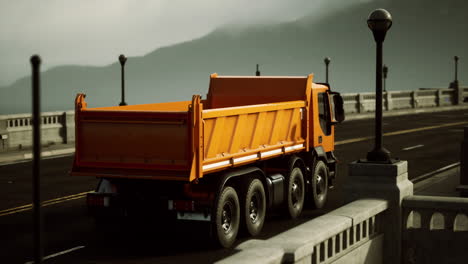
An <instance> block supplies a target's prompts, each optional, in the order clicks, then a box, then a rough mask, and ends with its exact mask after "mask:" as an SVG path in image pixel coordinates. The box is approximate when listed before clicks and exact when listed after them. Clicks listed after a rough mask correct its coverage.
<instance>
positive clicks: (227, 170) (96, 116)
mask: <svg viewBox="0 0 468 264" xmlns="http://www.w3.org/2000/svg"><path fill="white" fill-rule="evenodd" d="M312 79H313V75H312V74H311V75H309V76H306V77H267V76H255V77H247V76H218V75H217V74H212V75H211V77H210V87H209V91H208V95H207V98H206V100H201V97H200V96H198V95H194V96H193V98H192V100H191V101H184V102H170V103H156V104H144V105H128V106H112V107H100V108H87V106H86V102H85V101H84V97H85V95H84V94H78V95H77V97H76V102H75V103H76V106H75V111H76V112H75V119H76V120H75V122H76V153H75V160H74V164H73V169H72V172H71V174H72V175H75V176H93V177H98V178H99V179H100V183H99V185H98V188H97V189H96V191H95V192H93V193H90V194H89V195H88V199H87V201H88V207H89V208H90V211H91V212H92V213H93V215H95V216H96V217H106V216H107V215H108V214H110V215H112V214H116V213H117V212H120V213H122V212H125V213H124V214H125V215H128V214H129V213H130V212H137V211H138V210H132V208H134V207H139V208H152V210H153V213H155V214H157V215H160V216H161V217H162V216H163V215H164V216H166V217H171V216H172V217H174V218H175V219H179V220H193V221H206V222H207V223H209V224H210V225H211V227H212V230H213V232H212V233H213V236H214V239H215V240H216V241H218V242H219V243H220V244H221V245H222V246H224V247H229V246H231V245H232V244H233V243H234V241H235V239H236V236H237V233H238V231H239V229H240V228H241V229H242V228H243V229H245V230H246V231H247V233H249V234H251V235H253V236H254V235H257V234H258V233H259V232H260V231H261V229H262V227H263V223H264V220H265V216H266V213H267V210H269V209H278V210H282V211H283V212H284V213H285V214H288V215H289V216H291V217H292V218H295V217H297V216H298V215H299V214H300V213H301V212H302V209H303V206H304V204H307V203H310V204H311V205H312V206H314V207H316V208H320V207H322V206H323V205H324V203H325V201H326V198H327V190H328V188H329V187H331V186H332V183H333V180H334V179H335V177H336V171H337V166H336V162H337V161H336V158H335V156H334V154H333V150H334V125H335V124H336V123H339V122H341V121H342V120H343V119H344V112H343V101H342V99H341V96H340V95H339V93H336V92H331V91H330V89H329V87H328V85H326V84H316V83H313V81H312ZM143 205H144V206H143ZM148 205H150V206H148ZM155 208H157V209H155Z"/></svg>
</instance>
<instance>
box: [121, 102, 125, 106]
mask: <svg viewBox="0 0 468 264" xmlns="http://www.w3.org/2000/svg"><path fill="white" fill-rule="evenodd" d="M125 105H127V103H125V102H121V103H120V104H119V106H125Z"/></svg>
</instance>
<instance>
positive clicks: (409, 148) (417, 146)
mask: <svg viewBox="0 0 468 264" xmlns="http://www.w3.org/2000/svg"><path fill="white" fill-rule="evenodd" d="M422 147H424V145H416V146H412V147H407V148H403V149H402V150H412V149H416V148H422Z"/></svg>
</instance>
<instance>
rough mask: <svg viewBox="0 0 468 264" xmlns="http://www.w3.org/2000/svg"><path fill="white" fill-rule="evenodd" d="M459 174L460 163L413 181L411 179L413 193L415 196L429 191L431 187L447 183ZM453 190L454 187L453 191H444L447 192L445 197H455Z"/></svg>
mask: <svg viewBox="0 0 468 264" xmlns="http://www.w3.org/2000/svg"><path fill="white" fill-rule="evenodd" d="M459 174H460V162H456V163H453V164H450V165H448V166H445V167H442V168H440V169H437V170H435V171H432V172H429V173H426V174H423V175H420V176H418V177H416V178H414V179H411V180H410V181H412V182H413V189H414V193H415V194H417V193H419V192H421V191H427V190H428V189H431V188H432V187H433V186H435V185H436V184H438V183H440V182H442V181H447V180H448V179H450V178H452V177H459ZM455 189H456V188H455V187H454V189H453V190H451V191H448V192H447V190H445V191H444V193H445V192H447V193H446V195H445V196H452V195H455V193H456V192H457V191H456V190H455ZM455 196H458V195H455Z"/></svg>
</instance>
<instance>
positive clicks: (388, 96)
mask: <svg viewBox="0 0 468 264" xmlns="http://www.w3.org/2000/svg"><path fill="white" fill-rule="evenodd" d="M459 95H460V96H461V97H463V98H464V99H466V98H468V87H460V88H459V89H458V90H457V89H435V88H427V89H420V90H416V91H391V92H386V93H384V97H383V98H384V102H383V105H384V108H385V110H386V111H385V112H384V115H385V116H388V115H392V114H395V115H401V114H409V113H421V112H432V111H438V110H451V109H453V108H451V107H453V106H458V105H460V104H463V100H458V98H459V97H457V96H459ZM461 97H460V98H461ZM343 102H344V110H345V113H346V115H347V119H348V120H353V119H360V118H373V117H374V115H373V114H372V113H373V112H374V111H375V93H347V94H343ZM464 105H465V106H466V107H468V104H464ZM408 111H410V112H408ZM74 120H75V119H74V111H66V112H45V113H42V123H41V124H42V144H43V145H48V144H61V143H70V142H73V141H74V140H75V121H74ZM31 138H32V126H31V114H14V115H0V151H7V150H18V149H22V148H29V147H31V145H32V141H31Z"/></svg>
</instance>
